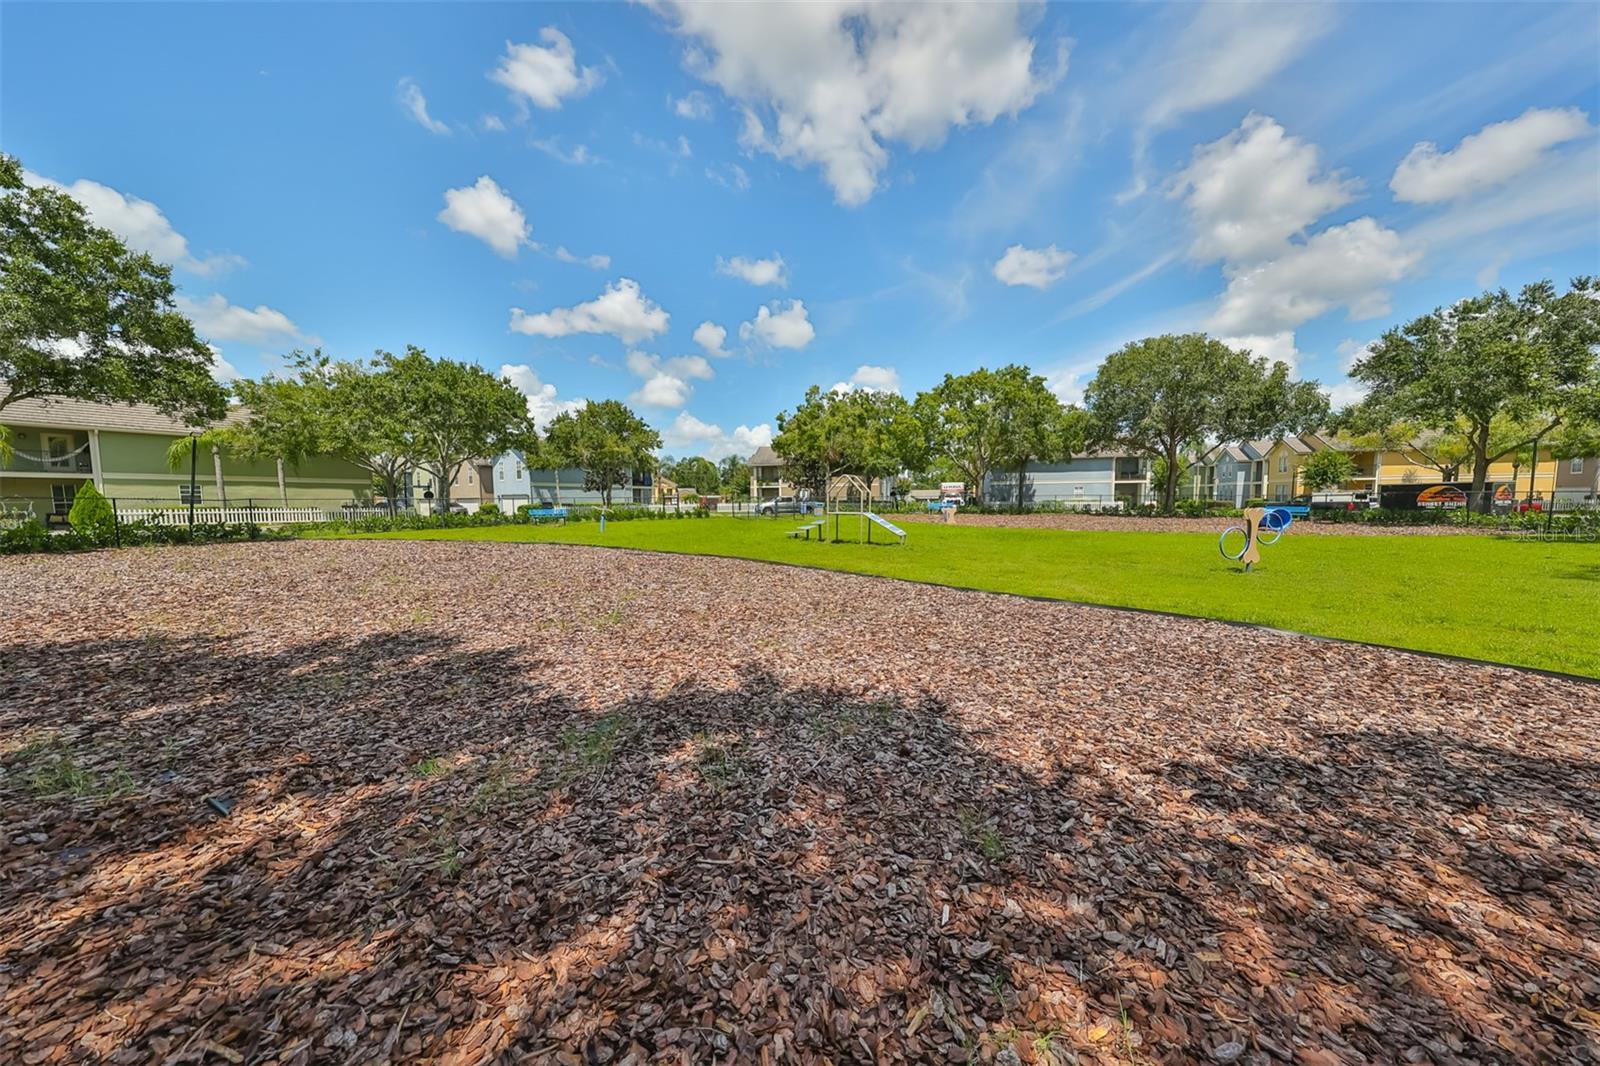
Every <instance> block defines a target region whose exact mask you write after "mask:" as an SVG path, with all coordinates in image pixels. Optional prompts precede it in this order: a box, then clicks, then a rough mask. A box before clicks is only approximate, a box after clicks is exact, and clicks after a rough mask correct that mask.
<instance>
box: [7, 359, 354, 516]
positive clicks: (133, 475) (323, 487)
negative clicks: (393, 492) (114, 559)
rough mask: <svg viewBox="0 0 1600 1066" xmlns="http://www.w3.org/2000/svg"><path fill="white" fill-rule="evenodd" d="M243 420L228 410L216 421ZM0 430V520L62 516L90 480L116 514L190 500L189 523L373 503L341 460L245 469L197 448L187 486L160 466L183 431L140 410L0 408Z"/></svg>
mask: <svg viewBox="0 0 1600 1066" xmlns="http://www.w3.org/2000/svg"><path fill="white" fill-rule="evenodd" d="M3 395H4V386H0V396H3ZM241 417H243V410H242V409H235V410H234V411H233V412H231V413H230V414H229V415H228V416H227V418H226V419H224V422H227V421H231V420H234V419H238V418H241ZM0 426H4V427H5V429H6V431H7V435H8V438H9V441H10V444H11V449H12V454H11V456H10V457H9V458H0V513H6V512H10V513H12V514H16V513H22V514H28V513H31V514H33V515H35V516H37V517H39V518H41V519H48V518H50V517H51V516H64V515H65V514H66V513H67V511H68V510H69V509H70V508H71V507H72V498H73V496H74V495H75V494H76V492H77V491H78V488H79V486H81V485H83V484H85V483H86V482H91V481H92V482H94V484H95V487H96V488H98V489H99V490H100V491H101V492H103V493H105V495H107V496H108V497H110V498H111V499H112V500H113V501H115V504H116V507H117V510H118V511H119V512H120V513H123V514H129V515H131V516H134V517H145V515H144V514H142V513H141V512H172V513H177V512H179V511H182V512H185V513H186V512H187V511H188V508H189V505H190V501H191V499H192V500H193V502H194V504H195V506H196V508H197V509H199V508H205V509H206V512H207V513H206V514H205V515H204V516H197V517H202V520H205V521H242V520H244V519H243V518H242V517H241V516H240V515H239V514H238V513H237V512H238V511H239V510H240V509H245V510H246V511H247V512H249V513H252V514H255V515H256V520H258V521H264V522H265V521H274V520H279V521H303V520H307V518H308V517H309V516H308V515H307V514H305V513H302V512H310V511H313V510H316V509H323V510H330V509H331V510H338V509H340V508H342V507H348V506H349V505H350V504H353V503H358V502H361V501H364V500H367V499H368V498H370V496H371V489H372V481H371V477H370V476H369V475H368V474H367V473H366V472H365V471H363V470H361V469H360V468H359V467H356V466H353V465H351V464H350V463H347V462H345V461H343V460H341V459H334V458H331V457H320V456H319V457H314V458H311V459H308V460H306V461H304V462H302V463H300V464H299V465H298V466H289V465H286V464H284V463H281V462H275V461H273V460H265V461H260V462H244V461H241V460H238V459H234V458H231V457H229V456H228V455H226V454H217V453H213V452H212V450H211V449H210V448H209V447H206V446H204V445H201V446H200V447H198V448H197V449H196V451H195V457H194V458H195V462H194V472H193V478H192V480H191V473H190V470H189V469H188V468H184V469H182V470H177V471H175V470H172V469H171V468H170V467H168V465H167V450H168V448H170V447H171V445H172V443H173V441H175V440H177V439H179V438H181V437H187V436H189V435H190V433H191V430H190V427H188V426H185V425H184V424H183V423H182V422H181V421H179V420H177V419H174V418H171V417H169V416H168V415H164V414H162V413H161V412H160V411H158V410H156V409H155V408H154V407H150V406H148V405H146V404H101V403H83V402H81V401H78V400H58V399H47V400H31V399H30V400H18V401H16V402H14V403H10V404H7V405H6V406H5V407H3V408H0ZM224 512H226V513H224ZM256 512H260V513H259V514H256ZM290 512H293V513H290ZM58 520H59V519H58Z"/></svg>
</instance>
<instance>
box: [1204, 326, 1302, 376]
mask: <svg viewBox="0 0 1600 1066" xmlns="http://www.w3.org/2000/svg"><path fill="white" fill-rule="evenodd" d="M1217 339H1218V340H1220V341H1221V342H1222V343H1223V344H1226V345H1227V346H1228V347H1230V348H1237V349H1239V350H1240V351H1246V352H1249V353H1250V354H1251V355H1254V356H1258V357H1260V358H1264V359H1266V360H1267V362H1269V363H1278V362H1283V363H1288V364H1289V369H1290V370H1294V369H1296V368H1298V367H1299V365H1300V349H1299V348H1297V347H1295V343H1294V331H1293V330H1284V331H1283V332H1281V333H1268V334H1256V335H1254V336H1243V337H1218V338H1217Z"/></svg>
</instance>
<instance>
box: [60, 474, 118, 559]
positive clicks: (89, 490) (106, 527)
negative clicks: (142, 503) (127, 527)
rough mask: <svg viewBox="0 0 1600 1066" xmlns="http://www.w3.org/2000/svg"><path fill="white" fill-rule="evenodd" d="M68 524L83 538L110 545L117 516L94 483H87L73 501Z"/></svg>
mask: <svg viewBox="0 0 1600 1066" xmlns="http://www.w3.org/2000/svg"><path fill="white" fill-rule="evenodd" d="M67 522H68V524H70V525H71V526H72V528H73V530H74V531H75V532H76V533H77V534H78V535H79V536H81V537H84V538H86V539H88V540H92V541H94V542H96V543H99V544H110V543H111V538H112V535H113V534H114V533H115V531H116V528H117V516H116V514H115V513H113V511H112V509H111V501H110V500H108V499H106V498H105V496H104V495H103V494H102V493H101V492H100V490H99V489H97V488H95V487H94V482H92V481H86V482H84V484H83V487H82V488H80V489H79V490H78V492H77V495H75V496H74V497H73V499H72V510H70V511H68V512H67Z"/></svg>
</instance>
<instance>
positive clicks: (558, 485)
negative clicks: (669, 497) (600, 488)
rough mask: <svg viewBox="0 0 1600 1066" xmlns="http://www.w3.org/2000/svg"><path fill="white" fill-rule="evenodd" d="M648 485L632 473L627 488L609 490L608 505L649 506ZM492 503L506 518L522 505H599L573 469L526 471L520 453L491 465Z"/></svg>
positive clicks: (645, 475)
mask: <svg viewBox="0 0 1600 1066" xmlns="http://www.w3.org/2000/svg"><path fill="white" fill-rule="evenodd" d="M652 482H653V479H652V476H651V475H650V473H649V472H648V471H636V472H635V473H634V474H633V476H632V478H630V479H629V482H628V484H626V485H622V486H619V487H617V488H613V489H612V490H611V502H612V503H613V504H629V505H633V504H645V503H649V502H650V493H651V491H652ZM494 499H495V503H496V504H497V505H498V506H499V508H500V510H502V511H505V512H506V513H508V514H509V513H510V512H512V511H514V510H516V509H517V508H518V507H519V506H521V505H522V504H525V503H531V504H543V505H546V506H556V505H558V504H559V505H563V506H572V505H582V504H595V505H598V504H599V503H600V502H601V501H600V493H599V492H597V491H590V490H587V489H585V488H584V487H583V471H582V470H579V469H578V468H577V467H568V468H567V469H564V470H554V469H549V468H539V469H529V467H528V465H527V464H526V463H525V462H523V459H522V453H521V452H506V453H505V454H504V455H502V456H500V457H499V458H498V459H496V460H495V461H494Z"/></svg>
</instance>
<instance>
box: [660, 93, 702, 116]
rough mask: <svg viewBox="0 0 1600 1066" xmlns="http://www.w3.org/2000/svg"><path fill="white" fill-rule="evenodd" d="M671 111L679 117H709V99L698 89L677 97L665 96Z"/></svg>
mask: <svg viewBox="0 0 1600 1066" xmlns="http://www.w3.org/2000/svg"><path fill="white" fill-rule="evenodd" d="M667 103H668V104H670V105H671V106H672V113H673V114H674V115H677V116H678V117H679V118H687V119H695V120H700V119H708V118H710V117H711V100H710V99H709V98H708V97H707V96H706V94H705V93H703V92H701V91H700V90H699V89H694V90H692V91H691V92H689V93H687V94H685V95H683V96H679V97H671V96H669V97H667Z"/></svg>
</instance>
